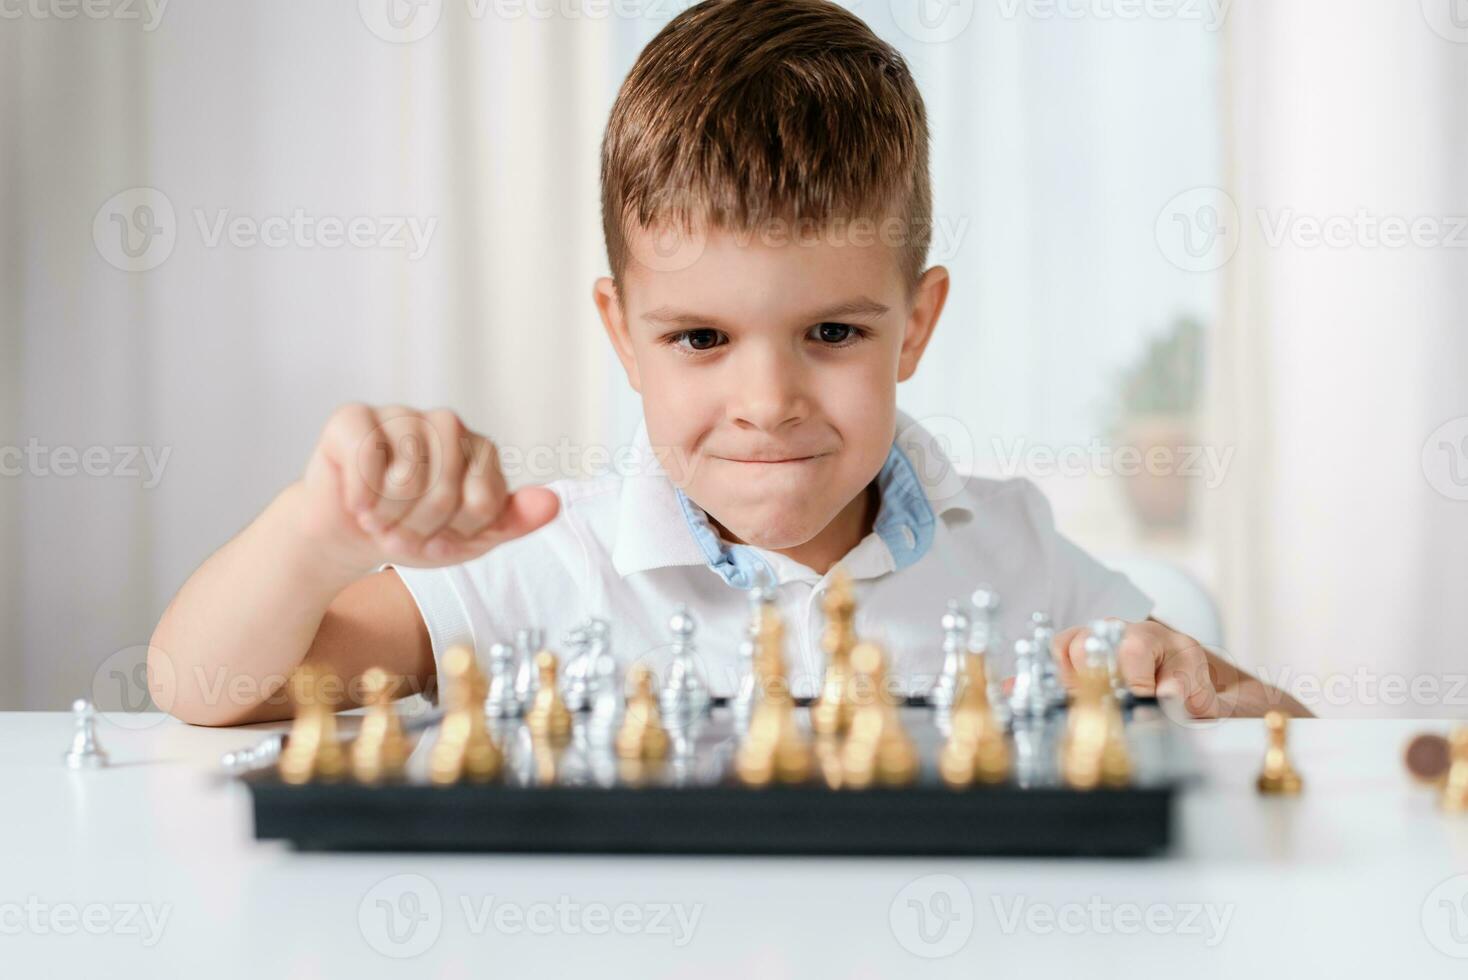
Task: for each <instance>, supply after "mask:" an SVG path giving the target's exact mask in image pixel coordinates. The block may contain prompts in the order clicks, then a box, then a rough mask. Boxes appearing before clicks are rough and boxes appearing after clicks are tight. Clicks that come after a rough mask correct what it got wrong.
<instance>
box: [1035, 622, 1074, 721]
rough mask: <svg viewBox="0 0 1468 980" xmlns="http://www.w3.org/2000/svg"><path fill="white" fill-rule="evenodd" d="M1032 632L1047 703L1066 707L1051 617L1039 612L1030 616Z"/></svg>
mask: <svg viewBox="0 0 1468 980" xmlns="http://www.w3.org/2000/svg"><path fill="white" fill-rule="evenodd" d="M1030 624H1031V626H1032V628H1033V629H1032V633H1031V636H1030V642H1031V643H1033V644H1034V647H1035V659H1036V661H1037V662H1038V663H1039V665H1040V676H1041V689H1042V690H1043V691H1044V692H1045V705H1046V707H1049V708H1063V707H1065V701H1066V696H1065V685H1064V684H1062V683H1061V682H1060V668H1059V667H1058V666H1057V665H1056V663H1055V627H1054V626H1053V625H1052V624H1051V622H1050V617H1049V616H1047V615H1045V614H1044V613H1042V612H1037V613H1035V614H1034V615H1032V616H1031V617H1030Z"/></svg>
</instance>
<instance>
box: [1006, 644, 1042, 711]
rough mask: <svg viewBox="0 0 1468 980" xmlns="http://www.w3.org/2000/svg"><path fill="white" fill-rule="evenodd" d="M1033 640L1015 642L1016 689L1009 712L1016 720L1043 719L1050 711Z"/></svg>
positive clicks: (1010, 697)
mask: <svg viewBox="0 0 1468 980" xmlns="http://www.w3.org/2000/svg"><path fill="white" fill-rule="evenodd" d="M1044 670H1045V669H1044V667H1043V665H1041V663H1040V660H1039V656H1038V654H1037V652H1036V651H1035V644H1034V641H1033V640H1028V639H1019V640H1015V641H1014V689H1013V690H1012V691H1011V692H1010V694H1009V711H1010V714H1012V715H1013V716H1014V717H1015V718H1043V717H1044V716H1045V714H1046V712H1048V711H1049V710H1050V705H1049V702H1048V700H1047V699H1046V697H1045V674H1044Z"/></svg>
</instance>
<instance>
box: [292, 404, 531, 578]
mask: <svg viewBox="0 0 1468 980" xmlns="http://www.w3.org/2000/svg"><path fill="white" fill-rule="evenodd" d="M304 486H305V492H304V495H303V496H304V505H303V506H304V515H303V525H304V528H305V531H306V534H307V535H308V537H309V538H311V539H312V541H313V542H315V543H316V544H317V545H318V546H320V547H322V548H325V549H328V551H329V552H330V554H331V555H332V556H333V557H335V558H337V559H338V560H340V561H342V562H344V563H348V564H350V565H352V566H354V567H357V566H360V567H361V569H362V570H363V571H364V572H366V571H371V570H372V569H374V568H376V567H377V566H378V565H380V564H382V563H384V562H392V563H394V564H400V565H417V566H425V567H432V566H438V565H456V564H458V563H460V562H464V561H468V560H470V559H471V558H477V557H478V556H480V555H482V554H484V553H485V552H486V551H488V550H490V549H491V548H493V547H494V546H496V545H498V544H500V543H502V542H504V541H508V540H510V539H512V538H517V537H520V536H521V535H523V534H529V533H530V532H531V531H534V530H535V529H536V528H539V527H541V526H542V525H544V524H545V523H547V522H548V521H550V520H551V518H553V517H555V515H556V511H557V510H558V509H559V506H560V504H559V501H558V499H557V498H556V495H555V494H554V493H553V492H552V491H550V490H547V489H545V488H544V487H526V488H524V489H521V490H518V491H516V492H515V493H510V492H509V491H508V489H507V488H506V485H505V478H504V474H503V473H502V472H501V470H500V465H499V456H498V453H497V452H496V451H495V448H494V444H493V443H491V442H490V441H489V440H488V439H486V438H484V437H483V436H481V435H479V434H478V433H475V432H471V431H469V430H468V429H467V428H465V427H464V424H463V423H462V422H461V421H460V420H459V417H458V416H457V415H455V414H454V413H453V412H451V411H448V410H447V409H436V410H434V411H430V412H417V411H414V410H413V409H410V408H404V407H401V406H393V407H387V408H373V407H370V406H367V405H345V406H343V407H341V408H339V409H337V410H336V411H335V412H333V413H332V416H331V418H330V419H328V420H327V423H326V427H325V428H324V429H323V430H322V432H321V438H320V441H319V442H318V443H317V445H316V450H315V452H313V453H312V455H311V461H310V463H309V464H308V465H307V467H306V477H305V481H304Z"/></svg>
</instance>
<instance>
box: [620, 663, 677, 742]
mask: <svg viewBox="0 0 1468 980" xmlns="http://www.w3.org/2000/svg"><path fill="white" fill-rule="evenodd" d="M627 684H628V686H629V687H631V688H632V693H631V694H630V695H628V697H627V710H626V711H625V712H624V714H623V718H622V727H621V728H620V729H618V730H617V737H616V748H617V755H618V756H620V757H621V758H623V759H638V760H657V759H662V758H663V757H665V756H666V755H667V754H668V733H667V731H666V730H665V729H664V728H663V719H662V713H661V712H660V711H659V709H658V698H657V694H656V693H655V692H654V691H653V687H652V670H651V669H650V668H649V667H648V666H647V664H636V665H634V666H633V667H632V669H631V670H630V671H628V674H627Z"/></svg>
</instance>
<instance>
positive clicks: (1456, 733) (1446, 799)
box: [1440, 725, 1468, 813]
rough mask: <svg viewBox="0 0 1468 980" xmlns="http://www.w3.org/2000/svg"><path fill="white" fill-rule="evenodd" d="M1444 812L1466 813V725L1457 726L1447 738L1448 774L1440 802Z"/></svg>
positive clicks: (1467, 737) (1467, 801) (1467, 797)
mask: <svg viewBox="0 0 1468 980" xmlns="http://www.w3.org/2000/svg"><path fill="white" fill-rule="evenodd" d="M1440 802H1441V804H1442V808H1443V809H1444V810H1448V811H1451V812H1453V813H1462V812H1464V811H1468V725H1459V726H1457V727H1456V728H1454V729H1453V731H1452V734H1450V735H1449V736H1448V772H1447V777H1446V778H1445V779H1444V781H1443V792H1442V798H1441V800H1440Z"/></svg>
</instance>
